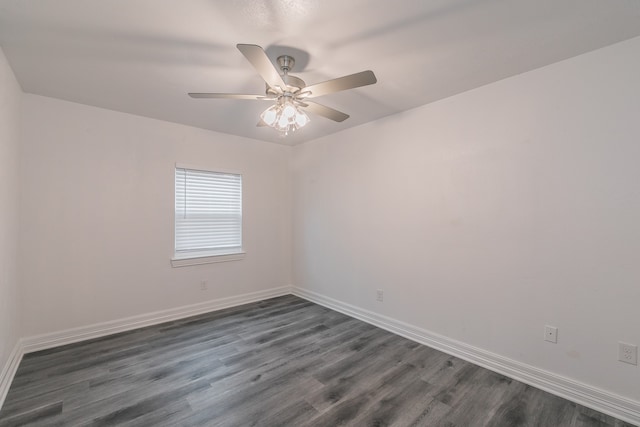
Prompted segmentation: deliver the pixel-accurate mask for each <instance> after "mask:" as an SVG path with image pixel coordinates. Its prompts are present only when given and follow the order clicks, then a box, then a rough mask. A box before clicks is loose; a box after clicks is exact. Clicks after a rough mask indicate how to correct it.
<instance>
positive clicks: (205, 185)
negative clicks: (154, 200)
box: [172, 166, 243, 266]
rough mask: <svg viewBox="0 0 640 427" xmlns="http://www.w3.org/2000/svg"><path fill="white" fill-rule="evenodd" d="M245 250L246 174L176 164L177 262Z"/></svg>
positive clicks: (202, 261) (175, 259)
mask: <svg viewBox="0 0 640 427" xmlns="http://www.w3.org/2000/svg"><path fill="white" fill-rule="evenodd" d="M242 253H243V252H242V176H241V175H239V174H233V173H223V172H212V171H206V170H198V169H189V168H185V167H179V166H176V203H175V257H174V259H173V260H172V263H173V264H174V266H181V265H191V264H201V263H206V262H217V261H222V260H226V259H224V258H222V259H209V260H199V261H193V262H187V263H184V262H183V263H181V262H179V261H180V260H185V259H187V260H188V259H195V258H203V257H209V258H212V257H216V258H217V257H221V256H224V255H233V254H242ZM234 259H237V258H234ZM174 261H178V262H177V263H176V262H174Z"/></svg>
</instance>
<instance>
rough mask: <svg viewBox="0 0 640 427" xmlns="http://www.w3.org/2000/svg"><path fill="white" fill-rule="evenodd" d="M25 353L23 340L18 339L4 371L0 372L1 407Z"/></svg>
mask: <svg viewBox="0 0 640 427" xmlns="http://www.w3.org/2000/svg"><path fill="white" fill-rule="evenodd" d="M23 354H24V352H23V348H22V340H18V342H16V345H15V346H14V347H13V350H12V351H11V354H10V355H9V359H7V362H6V363H5V365H4V366H3V367H2V372H0V408H2V404H3V403H4V400H5V399H6V398H7V393H9V387H11V382H12V381H13V377H14V376H15V375H16V371H17V370H18V365H20V361H21V360H22V355H23Z"/></svg>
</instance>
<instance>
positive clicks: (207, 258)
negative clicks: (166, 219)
mask: <svg viewBox="0 0 640 427" xmlns="http://www.w3.org/2000/svg"><path fill="white" fill-rule="evenodd" d="M178 169H188V170H194V171H200V172H207V173H213V174H216V173H217V174H231V175H239V176H240V203H241V205H240V206H241V209H240V218H241V219H240V248H233V249H231V250H229V251H219V250H215V249H213V250H211V249H209V250H193V251H177V250H176V219H177V218H176V172H177V170H178ZM172 172H173V175H172V177H173V251H172V252H173V256H172V257H171V266H172V267H185V266H190V265H200V264H210V263H218V262H227V261H238V260H241V259H243V258H244V256H245V254H246V252H245V250H244V176H243V174H242V173H241V172H238V171H232V170H228V169H224V168H210V167H202V166H195V165H188V164H184V163H176V164H175V165H174V167H173V169H172Z"/></svg>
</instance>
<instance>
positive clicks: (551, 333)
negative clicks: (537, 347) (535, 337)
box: [544, 325, 558, 344]
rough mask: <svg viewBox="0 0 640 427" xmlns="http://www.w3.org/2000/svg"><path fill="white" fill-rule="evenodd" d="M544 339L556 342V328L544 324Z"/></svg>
mask: <svg viewBox="0 0 640 427" xmlns="http://www.w3.org/2000/svg"><path fill="white" fill-rule="evenodd" d="M544 340H545V341H549V342H552V343H554V344H555V343H557V342H558V328H556V327H555V326H549V325H546V326H545V327H544Z"/></svg>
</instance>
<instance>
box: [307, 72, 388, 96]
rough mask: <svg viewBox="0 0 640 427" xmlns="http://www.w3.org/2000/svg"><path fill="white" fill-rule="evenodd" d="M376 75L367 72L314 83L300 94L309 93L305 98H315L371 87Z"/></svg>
mask: <svg viewBox="0 0 640 427" xmlns="http://www.w3.org/2000/svg"><path fill="white" fill-rule="evenodd" d="M377 81H378V79H376V75H375V74H373V71H370V70H367V71H362V72H360V73H355V74H351V75H348V76H344V77H339V78H337V79H333V80H328V81H326V82H322V83H316V84H314V85H311V86H307V87H305V88H304V89H302V90H301V91H302V92H307V91H309V92H311V94H310V95H307V96H306V98H315V97H316V96H322V95H327V94H329V93H334V92H340V91H341V90H347V89H353V88H356V87H361V86H367V85H372V84H374V83H376V82H377Z"/></svg>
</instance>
